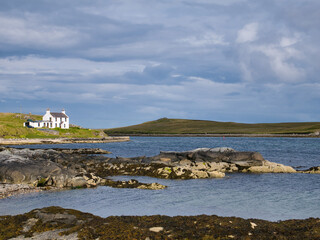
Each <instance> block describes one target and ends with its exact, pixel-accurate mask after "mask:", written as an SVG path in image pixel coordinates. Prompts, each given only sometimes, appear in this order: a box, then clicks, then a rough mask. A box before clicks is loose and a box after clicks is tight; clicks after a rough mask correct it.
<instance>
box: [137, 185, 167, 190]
mask: <svg viewBox="0 0 320 240" xmlns="http://www.w3.org/2000/svg"><path fill="white" fill-rule="evenodd" d="M137 188H139V189H148V190H161V189H165V188H167V186H164V185H162V184H159V183H151V184H142V185H140V186H138V187H137Z"/></svg>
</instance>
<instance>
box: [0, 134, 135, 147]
mask: <svg viewBox="0 0 320 240" xmlns="http://www.w3.org/2000/svg"><path fill="white" fill-rule="evenodd" d="M128 141H130V137H128V136H116V137H104V138H18V139H5V138H0V145H29V144H65V143H110V142H128Z"/></svg>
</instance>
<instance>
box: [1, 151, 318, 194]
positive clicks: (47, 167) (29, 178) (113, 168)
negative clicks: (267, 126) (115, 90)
mask: <svg viewBox="0 0 320 240" xmlns="http://www.w3.org/2000/svg"><path fill="white" fill-rule="evenodd" d="M106 153H109V152H108V151H105V150H101V149H19V148H0V183H14V184H28V185H31V186H35V187H55V188H65V187H69V188H81V187H95V186H97V185H105V184H106V183H107V180H106V179H105V178H106V177H108V176H114V175H131V176H150V177H156V178H169V179H197V178H223V177H224V176H225V174H226V173H233V172H242V173H294V172H296V170H294V169H293V168H292V167H290V166H284V165H282V164H278V163H273V162H269V161H267V160H265V159H264V158H263V157H262V156H261V154H260V153H258V152H237V151H235V150H233V149H231V148H199V149H195V150H191V151H185V152H160V154H159V155H156V156H153V157H145V156H142V157H133V158H121V157H117V158H109V157H107V156H106V155H105V154H106ZM305 172H306V171H305ZM309 172H310V173H311V172H312V173H319V168H313V169H310V170H309ZM109 185H110V186H113V187H119V186H120V185H121V184H111V183H110V184H109ZM122 185H123V186H127V187H133V186H136V187H140V188H145V189H152V188H155V189H159V188H160V189H161V188H163V187H162V186H160V185H157V184H154V185H153V186H151V185H150V186H148V185H146V184H140V183H139V184H127V183H126V184H122ZM123 186H122V187H123Z"/></svg>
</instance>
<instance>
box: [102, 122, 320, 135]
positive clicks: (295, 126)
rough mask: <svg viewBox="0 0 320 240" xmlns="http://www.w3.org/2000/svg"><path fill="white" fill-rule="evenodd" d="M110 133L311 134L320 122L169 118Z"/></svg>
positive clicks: (113, 129) (109, 130)
mask: <svg viewBox="0 0 320 240" xmlns="http://www.w3.org/2000/svg"><path fill="white" fill-rule="evenodd" d="M104 131H105V133H107V134H110V135H123V134H124V135H130V134H294V133H296V134H309V133H315V132H318V131H320V122H296V123H256V124H248V123H235V122H215V121H204V120H187V119H168V118H161V119H158V120H155V121H150V122H145V123H142V124H138V125H133V126H128V127H121V128H112V129H106V130H104Z"/></svg>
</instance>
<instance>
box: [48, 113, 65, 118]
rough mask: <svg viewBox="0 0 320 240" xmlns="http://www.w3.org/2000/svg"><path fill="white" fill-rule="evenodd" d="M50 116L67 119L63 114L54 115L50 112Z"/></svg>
mask: <svg viewBox="0 0 320 240" xmlns="http://www.w3.org/2000/svg"><path fill="white" fill-rule="evenodd" d="M50 114H51V115H52V117H59V118H67V117H68V116H67V115H66V114H64V113H55V112H51V113H50Z"/></svg>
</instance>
